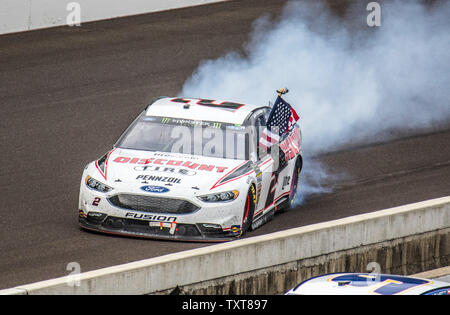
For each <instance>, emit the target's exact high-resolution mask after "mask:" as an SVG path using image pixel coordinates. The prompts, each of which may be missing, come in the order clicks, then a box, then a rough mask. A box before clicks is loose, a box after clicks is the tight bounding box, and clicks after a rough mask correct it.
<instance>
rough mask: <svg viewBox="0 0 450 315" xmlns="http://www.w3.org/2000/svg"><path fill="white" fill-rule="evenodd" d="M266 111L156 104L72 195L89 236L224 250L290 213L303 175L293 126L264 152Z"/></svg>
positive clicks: (190, 102)
mask: <svg viewBox="0 0 450 315" xmlns="http://www.w3.org/2000/svg"><path fill="white" fill-rule="evenodd" d="M270 110H271V108H270V107H267V106H255V105H248V104H238V103H233V102H222V101H213V100H205V99H188V98H169V97H162V98H159V99H157V100H155V101H154V102H152V103H151V104H150V105H148V106H147V108H146V109H145V110H144V111H143V112H142V113H141V114H140V115H139V116H138V117H137V118H136V119H135V120H134V122H133V123H132V124H131V125H130V126H129V127H128V128H127V130H126V131H125V132H124V134H123V135H122V136H121V137H120V138H119V140H118V141H117V142H116V144H115V145H114V147H113V148H112V150H110V151H109V152H107V153H106V154H105V155H104V156H102V157H101V158H99V159H98V160H96V161H93V162H91V163H89V164H88V165H87V166H86V167H85V169H84V172H83V175H82V179H81V188H80V196H79V224H80V226H81V227H82V228H84V229H87V230H93V231H99V232H105V233H111V234H118V235H128V236H136V237H144V238H159V239H176V240H180V239H181V240H193V241H226V240H232V239H235V238H237V237H239V236H241V235H242V234H244V233H245V232H246V231H248V230H251V229H255V228H257V227H259V226H260V225H262V224H264V223H265V222H267V221H268V220H270V219H271V218H272V217H273V215H274V213H275V211H281V210H283V209H286V208H289V207H291V206H292V205H293V202H294V199H295V196H296V191H297V184H298V179H299V174H300V171H301V168H302V155H301V150H300V145H301V132H300V128H299V126H298V124H297V123H295V124H293V125H292V126H291V128H290V129H289V130H287V131H286V132H285V133H284V134H283V135H282V137H280V139H278V141H277V142H276V145H273V146H271V147H270V148H269V149H267V150H263V149H261V146H259V143H260V142H259V139H260V138H261V136H262V135H261V134H262V133H263V132H264V128H265V127H266V122H267V114H268V113H269V112H270Z"/></svg>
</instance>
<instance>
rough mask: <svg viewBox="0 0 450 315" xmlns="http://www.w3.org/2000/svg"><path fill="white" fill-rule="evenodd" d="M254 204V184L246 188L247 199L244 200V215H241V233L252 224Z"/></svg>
mask: <svg viewBox="0 0 450 315" xmlns="http://www.w3.org/2000/svg"><path fill="white" fill-rule="evenodd" d="M255 206H256V190H255V186H254V185H251V186H250V188H249V189H248V193H247V200H246V201H245V207H244V215H243V217H242V228H241V235H243V234H244V233H245V232H247V231H249V230H250V228H251V226H252V221H253V214H254V212H255Z"/></svg>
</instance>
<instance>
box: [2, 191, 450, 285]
mask: <svg viewBox="0 0 450 315" xmlns="http://www.w3.org/2000/svg"><path fill="white" fill-rule="evenodd" d="M449 231H450V197H446V198H440V199H434V200H429V201H424V202H420V203H416V204H411V205H407V206H402V207H396V208H392V209H387V210H382V211H378V212H372V213H368V214H362V215H358V216H353V217H349V218H345V219H340V220H335V221H330V222H325V223H319V224H314V225H309V226H304V227H299V228H295V229H290V230H286V231H281V232H277V233H272V234H267V235H263V236H258V237H252V238H248V239H242V240H238V241H233V242H230V243H224V244H219V245H213V246H207V247H202V248H199V249H194V250H190V251H185V252H180V253H175V254H170V255H166V256H161V257H157V258H152V259H148V260H143V261H139V262H134V263H129V264H125V265H121V266H115V267H110V268H105V269H100V270H96V271H91V272H86V273H82V274H81V275H80V277H79V285H75V286H71V285H69V283H68V278H67V277H63V278H58V279H53V280H49V281H43V282H39V283H34V284H29V285H23V286H19V287H18V288H14V289H11V290H10V291H3V292H0V293H3V294H7V293H8V294H10V293H13V294H21V293H22V294H149V293H167V292H170V291H171V290H173V289H174V288H175V287H177V286H178V287H180V288H181V290H182V291H183V292H187V293H214V294H216V293H219V294H220V293H230V294H231V293H239V294H241V293H252V294H253V293H257V294H270V293H283V292H285V291H287V289H289V288H290V287H292V286H294V285H295V284H296V283H297V282H299V281H300V280H303V279H306V278H308V277H310V276H314V275H318V274H323V273H326V272H338V271H366V268H367V264H368V263H369V262H376V263H378V264H379V265H380V267H381V268H382V269H381V270H380V271H381V272H385V273H401V274H410V273H416V272H420V271H424V270H427V269H433V268H437V267H441V266H446V265H448V264H449V255H450V248H449V247H450V246H449V242H448V238H449Z"/></svg>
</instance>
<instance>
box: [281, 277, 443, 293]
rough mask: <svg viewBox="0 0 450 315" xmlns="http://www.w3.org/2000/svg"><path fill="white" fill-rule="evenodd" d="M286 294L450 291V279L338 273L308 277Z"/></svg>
mask: <svg viewBox="0 0 450 315" xmlns="http://www.w3.org/2000/svg"><path fill="white" fill-rule="evenodd" d="M286 295H450V283H447V282H444V281H436V280H428V279H421V278H414V277H405V276H397V275H387V274H374V273H336V274H328V275H323V276H319V277H315V278H311V279H308V280H306V281H304V282H302V283H300V284H299V285H297V286H296V287H295V288H293V289H291V290H289V291H288V292H287V293H286Z"/></svg>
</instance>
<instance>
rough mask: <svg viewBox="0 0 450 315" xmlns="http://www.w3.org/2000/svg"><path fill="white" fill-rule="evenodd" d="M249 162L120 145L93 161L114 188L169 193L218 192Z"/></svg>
mask: <svg viewBox="0 0 450 315" xmlns="http://www.w3.org/2000/svg"><path fill="white" fill-rule="evenodd" d="M249 164H250V163H249V162H248V161H245V160H234V159H222V158H214V157H205V156H198V155H189V154H180V153H167V152H151V151H141V150H128V149H121V148H117V149H114V150H112V151H111V152H109V153H108V154H107V156H105V158H104V159H100V160H98V161H95V166H96V168H97V171H98V172H99V173H100V174H101V176H103V178H104V179H105V180H106V182H107V184H108V185H111V186H112V187H114V188H118V189H120V190H122V191H124V190H128V191H136V192H141V193H142V192H154V193H167V192H170V193H169V194H171V195H186V194H187V193H189V191H191V193H193V194H194V195H196V194H199V193H208V192H209V191H211V192H214V191H219V190H218V188H219V187H221V185H222V184H225V183H227V182H229V180H228V179H229V178H230V176H231V177H233V173H234V172H235V171H236V170H239V169H241V168H242V167H245V170H247V169H248V170H250V171H251V169H250V168H249ZM245 170H244V172H242V170H241V171H240V172H239V174H245Z"/></svg>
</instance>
